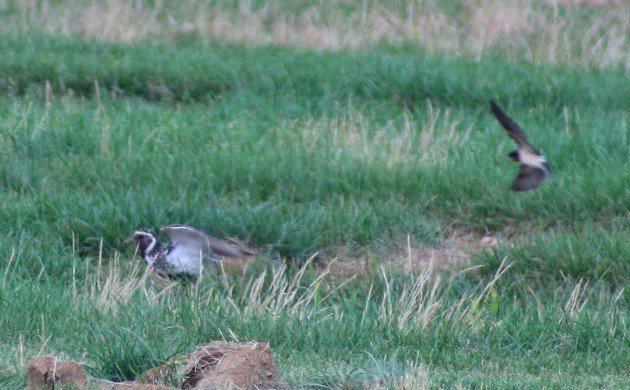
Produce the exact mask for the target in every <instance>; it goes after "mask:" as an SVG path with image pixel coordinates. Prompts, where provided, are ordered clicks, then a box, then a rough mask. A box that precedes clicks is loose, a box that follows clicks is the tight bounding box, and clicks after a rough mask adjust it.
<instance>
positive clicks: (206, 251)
mask: <svg viewBox="0 0 630 390" xmlns="http://www.w3.org/2000/svg"><path fill="white" fill-rule="evenodd" d="M160 231H161V232H162V233H164V234H166V235H167V236H168V237H169V239H170V242H169V243H161V242H159V241H158V240H157V238H156V236H155V234H153V232H152V231H151V230H149V229H138V230H136V231H135V232H134V233H133V235H131V237H129V238H127V239H126V240H125V241H124V242H125V243H128V244H132V243H133V244H136V245H137V246H138V253H139V254H140V256H141V257H142V258H143V259H144V260H145V261H146V262H147V265H148V266H150V267H153V270H154V271H155V272H157V273H158V275H160V276H161V277H163V278H179V277H183V278H187V279H192V280H195V279H197V277H198V276H199V274H200V273H201V264H202V263H204V262H206V261H213V262H219V261H221V260H223V259H224V258H225V257H230V258H238V259H241V258H244V257H248V256H252V255H254V252H253V251H251V250H250V249H248V248H245V247H244V246H242V245H236V244H232V243H229V242H227V241H224V240H220V239H218V238H215V237H212V236H211V235H209V234H206V233H204V232H203V231H201V230H199V229H195V228H193V227H190V226H186V225H169V226H164V227H162V228H160Z"/></svg>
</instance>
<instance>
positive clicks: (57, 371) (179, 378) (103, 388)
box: [26, 341, 287, 390]
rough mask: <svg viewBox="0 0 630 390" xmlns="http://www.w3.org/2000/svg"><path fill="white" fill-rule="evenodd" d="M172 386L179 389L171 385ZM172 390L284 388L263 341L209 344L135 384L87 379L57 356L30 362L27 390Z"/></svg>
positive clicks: (149, 372) (74, 365) (75, 366)
mask: <svg viewBox="0 0 630 390" xmlns="http://www.w3.org/2000/svg"><path fill="white" fill-rule="evenodd" d="M172 385H176V386H177V387H172ZM59 386H62V387H63V388H72V389H74V388H77V389H88V388H89V389H99V390H170V389H175V388H180V389H286V388H287V387H286V385H284V384H282V383H281V382H280V381H279V376H278V371H277V370H276V367H275V364H274V362H273V354H272V352H271V349H270V348H269V345H268V344H267V343H259V342H256V341H252V342H249V343H229V342H221V341H217V342H212V343H210V344H206V345H203V346H200V347H198V348H197V349H196V350H195V351H194V352H191V353H189V354H187V355H185V356H183V357H181V358H178V359H173V360H171V361H169V362H167V363H165V364H163V365H161V366H158V367H154V368H151V369H150V370H147V371H146V372H145V373H143V374H142V375H140V376H139V377H138V378H137V380H136V381H134V382H109V381H105V380H99V379H92V380H88V379H87V376H86V375H85V372H84V370H83V367H82V366H81V364H79V363H77V362H73V361H64V360H61V359H60V358H58V357H55V356H41V357H35V358H33V359H32V360H31V361H30V362H29V364H28V383H27V386H26V388H27V389H32V390H35V389H55V388H58V387H59Z"/></svg>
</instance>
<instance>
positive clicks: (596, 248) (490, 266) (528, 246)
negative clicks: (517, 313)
mask: <svg viewBox="0 0 630 390" xmlns="http://www.w3.org/2000/svg"><path fill="white" fill-rule="evenodd" d="M585 229H587V230H588V234H586V233H585V232H584V231H578V232H560V233H556V234H554V233H553V232H547V233H545V234H535V235H532V236H527V237H523V238H522V241H521V242H519V243H515V244H512V245H513V246H512V247H508V246H503V247H499V248H498V249H496V250H493V251H486V252H481V253H480V254H478V255H477V256H476V259H475V263H477V264H483V265H484V266H483V267H481V268H480V269H479V271H478V272H481V273H485V274H486V275H487V274H489V273H492V272H494V270H496V269H497V267H499V266H500V264H501V263H502V262H503V261H504V260H505V259H509V261H510V263H511V264H512V266H513V268H514V271H513V272H512V274H511V275H512V276H511V277H510V279H511V280H513V281H514V282H515V283H518V284H522V285H523V286H529V287H531V288H535V289H539V288H541V287H544V286H554V285H556V284H557V283H570V284H573V283H580V282H581V281H582V280H585V281H589V282H590V283H598V282H605V283H606V284H607V285H608V286H610V288H611V289H612V290H618V289H623V288H624V286H625V285H627V283H628V280H627V278H628V275H630V262H628V256H627V254H628V253H630V246H629V244H628V242H627V240H624V239H622V238H621V237H622V236H626V235H627V232H626V231H625V229H623V228H621V229H620V228H619V227H614V226H613V227H612V228H607V229H602V228H585ZM585 236H587V237H588V238H587V239H585V238H584V237H585Z"/></svg>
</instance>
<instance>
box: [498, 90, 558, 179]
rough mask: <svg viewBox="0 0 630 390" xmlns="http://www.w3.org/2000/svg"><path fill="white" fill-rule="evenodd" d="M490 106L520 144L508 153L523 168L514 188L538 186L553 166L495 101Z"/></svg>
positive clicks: (549, 173)
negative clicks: (550, 165) (516, 148)
mask: <svg viewBox="0 0 630 390" xmlns="http://www.w3.org/2000/svg"><path fill="white" fill-rule="evenodd" d="M490 108H491V109H492V113H493V114H494V116H495V118H497V120H498V121H499V123H501V126H503V128H505V130H506V131H507V134H508V135H509V136H510V137H511V138H512V139H513V140H514V141H516V143H517V144H518V150H514V151H512V152H510V153H509V154H508V157H509V158H510V159H511V160H512V161H516V162H519V163H520V164H521V169H520V170H519V172H518V175H516V178H515V179H514V182H512V187H511V188H512V190H514V191H527V190H533V189H535V188H538V187H539V186H540V184H541V183H542V182H543V180H545V178H546V177H547V176H549V175H551V168H550V167H549V164H547V160H546V159H545V156H543V155H542V154H541V153H540V152H539V151H537V150H536V149H534V147H533V146H532V145H531V144H530V143H529V141H528V140H527V136H526V135H525V133H524V132H523V130H521V128H520V127H519V126H518V125H517V124H516V122H514V121H513V120H512V119H511V118H510V117H509V116H507V114H506V113H505V112H503V110H501V108H500V107H499V106H498V105H497V104H496V103H495V102H492V101H491V102H490Z"/></svg>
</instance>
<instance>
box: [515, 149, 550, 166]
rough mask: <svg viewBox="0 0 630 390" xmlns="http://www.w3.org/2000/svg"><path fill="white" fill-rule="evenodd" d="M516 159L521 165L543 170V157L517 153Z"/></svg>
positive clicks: (523, 152)
mask: <svg viewBox="0 0 630 390" xmlns="http://www.w3.org/2000/svg"><path fill="white" fill-rule="evenodd" d="M518 157H519V160H520V162H521V163H523V164H525V165H529V166H530V167H536V168H541V169H545V167H544V165H543V163H544V162H545V157H544V156H539V155H536V154H533V153H529V152H525V151H519V153H518Z"/></svg>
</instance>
